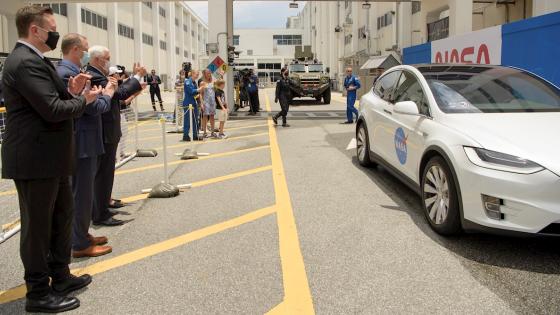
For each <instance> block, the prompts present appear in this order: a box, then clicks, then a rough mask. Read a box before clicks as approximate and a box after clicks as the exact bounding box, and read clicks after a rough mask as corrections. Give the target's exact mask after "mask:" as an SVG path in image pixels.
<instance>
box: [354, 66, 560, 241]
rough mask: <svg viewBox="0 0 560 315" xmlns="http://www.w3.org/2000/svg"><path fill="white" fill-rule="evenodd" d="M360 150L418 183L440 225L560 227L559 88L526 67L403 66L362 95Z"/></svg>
mask: <svg viewBox="0 0 560 315" xmlns="http://www.w3.org/2000/svg"><path fill="white" fill-rule="evenodd" d="M356 139H357V157H358V161H359V163H360V164H361V165H363V166H370V165H375V164H383V165H384V166H385V167H386V168H387V169H388V170H389V171H390V172H391V173H393V174H394V175H395V176H397V177H398V178H399V179H400V180H402V181H403V182H404V183H406V184H407V185H408V186H410V187H411V188H412V189H414V190H415V191H417V192H418V194H419V195H420V196H421V198H422V204H423V208H424V213H425V216H426V219H427V220H428V222H429V224H430V225H431V227H432V228H433V229H434V230H435V231H436V232H438V233H440V234H444V235H448V234H456V233H459V232H461V231H463V230H483V231H484V230H489V231H493V232H500V231H501V232H504V231H508V232H522V233H539V234H549V235H550V234H552V235H559V234H560V90H559V88H558V87H556V86H554V85H553V84H551V83H550V82H548V81H546V80H544V79H542V78H540V77H538V76H536V75H534V74H532V73H529V72H526V71H523V70H520V69H515V68H509V67H500V66H483V65H441V64H437V65H436V64H433V65H417V66H397V67H394V68H392V69H389V70H387V71H386V72H385V73H384V74H383V75H382V76H380V77H379V78H378V79H377V80H376V82H375V84H374V87H373V88H372V90H371V91H370V92H368V93H367V94H366V95H364V96H363V97H362V98H361V100H360V115H359V119H358V122H357V125H356Z"/></svg>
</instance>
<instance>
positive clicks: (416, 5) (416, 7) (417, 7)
mask: <svg viewBox="0 0 560 315" xmlns="http://www.w3.org/2000/svg"><path fill="white" fill-rule="evenodd" d="M421 10H422V5H421V3H420V1H412V14H414V13H418V12H420V11H421Z"/></svg>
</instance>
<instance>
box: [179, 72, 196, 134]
mask: <svg viewBox="0 0 560 315" xmlns="http://www.w3.org/2000/svg"><path fill="white" fill-rule="evenodd" d="M197 79H198V70H192V71H191V72H190V73H189V74H188V75H187V79H186V80H185V83H184V84H185V87H184V91H185V97H184V98H183V107H184V111H185V112H184V113H185V114H184V115H183V118H184V119H185V121H184V123H183V140H182V141H191V137H190V136H189V132H190V131H191V130H190V129H191V124H190V122H191V120H192V122H193V128H192V130H193V139H192V140H199V139H198V129H199V125H198V103H197V102H196V98H197V97H199V92H200V88H199V87H198V84H197V82H196V80H197ZM189 105H192V107H193V111H192V113H191V119H189V114H188V110H189Z"/></svg>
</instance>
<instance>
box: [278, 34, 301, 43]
mask: <svg viewBox="0 0 560 315" xmlns="http://www.w3.org/2000/svg"><path fill="white" fill-rule="evenodd" d="M272 39H273V40H274V41H276V43H277V44H278V45H301V35H272Z"/></svg>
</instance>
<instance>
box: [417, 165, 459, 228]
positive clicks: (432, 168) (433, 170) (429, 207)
mask: <svg viewBox="0 0 560 315" xmlns="http://www.w3.org/2000/svg"><path fill="white" fill-rule="evenodd" d="M420 189H421V192H422V195H421V196H422V208H423V209H424V215H425V216H426V220H428V223H429V224H430V226H431V227H432V229H433V230H434V231H436V232H437V233H439V234H441V235H454V234H459V233H461V232H462V228H461V211H460V209H459V205H460V201H459V194H458V192H457V187H456V185H455V178H454V176H453V173H452V172H451V169H450V168H449V165H448V164H447V162H446V161H445V159H444V158H443V157H441V156H439V155H438V156H434V157H432V158H431V159H430V160H429V161H428V163H427V164H426V166H425V167H424V170H423V172H422V181H421V186H420Z"/></svg>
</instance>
